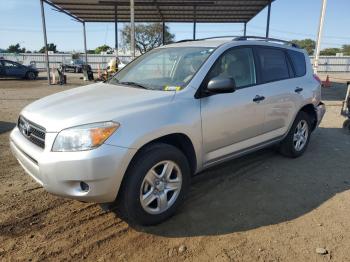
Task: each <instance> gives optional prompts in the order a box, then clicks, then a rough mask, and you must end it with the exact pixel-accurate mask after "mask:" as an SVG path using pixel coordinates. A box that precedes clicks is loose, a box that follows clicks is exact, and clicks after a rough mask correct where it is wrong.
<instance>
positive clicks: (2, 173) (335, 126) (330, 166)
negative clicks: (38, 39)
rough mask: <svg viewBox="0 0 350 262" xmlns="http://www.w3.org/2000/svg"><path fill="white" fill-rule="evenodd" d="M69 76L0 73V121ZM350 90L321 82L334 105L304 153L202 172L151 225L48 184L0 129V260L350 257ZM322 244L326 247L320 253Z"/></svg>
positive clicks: (5, 122)
mask: <svg viewBox="0 0 350 262" xmlns="http://www.w3.org/2000/svg"><path fill="white" fill-rule="evenodd" d="M68 81H70V82H72V83H71V84H70V85H69V86H68V87H67V86H66V87H59V86H50V87H48V86H47V84H46V80H37V81H24V80H0V121H1V122H0V126H1V127H2V128H6V127H8V126H10V127H12V125H11V123H15V122H16V120H17V117H18V114H19V112H20V110H21V109H22V108H23V107H24V106H25V105H26V104H28V103H30V102H32V101H34V100H36V99H38V98H40V97H43V96H46V95H48V94H52V93H55V92H58V91H60V90H65V89H67V88H71V87H74V86H76V85H78V84H81V83H82V80H79V79H78V78H76V77H68ZM338 81H342V80H338ZM344 96H345V85H344V84H334V85H333V87H332V88H330V89H323V100H324V101H325V103H326V105H327V113H326V115H325V118H324V120H323V122H322V123H321V126H320V128H318V129H317V131H315V132H314V133H313V136H312V139H311V142H310V144H309V148H308V150H307V151H306V153H305V155H303V156H302V157H300V158H298V159H288V158H284V157H282V156H280V155H279V154H277V153H276V152H275V151H274V150H272V149H264V150H261V151H258V152H256V153H254V154H251V155H248V156H245V157H242V158H239V159H236V160H233V161H230V162H228V163H226V164H223V165H221V166H218V167H215V168H212V169H211V170H208V171H206V172H203V173H202V174H200V175H199V176H197V177H195V178H194V179H193V183H192V188H191V192H190V194H189V196H188V198H187V201H186V203H185V205H184V206H183V207H182V208H181V209H180V210H179V212H178V213H177V215H175V216H174V217H173V218H171V219H170V220H169V221H167V222H165V223H163V224H161V225H159V226H156V227H147V228H141V227H140V228H135V227H131V226H129V225H128V224H126V223H125V222H123V221H122V220H120V219H119V218H118V217H117V216H116V215H115V214H114V213H112V212H104V211H102V209H101V208H100V207H99V206H98V205H96V204H91V203H80V202H77V201H73V200H68V199H63V198H59V197H55V196H52V195H50V194H48V193H46V192H45V191H44V190H43V189H42V188H41V187H40V186H38V185H37V184H36V183H35V182H34V181H33V180H32V179H31V178H30V177H29V176H28V175H26V174H25V172H24V171H23V169H22V168H21V167H20V165H19V164H18V163H17V161H16V160H15V158H14V157H13V156H12V155H11V152H10V149H9V142H8V141H9V132H1V131H0V133H1V134H0V260H1V261H17V260H23V261H24V260H26V261H28V260H29V261H31V260H32V261H39V260H41V261H42V260H44V261H62V260H74V261H76V260H83V259H86V260H92V261H165V260H167V261H179V260H181V261H293V262H294V261H329V260H331V261H349V259H350V248H349V247H350V205H349V203H350V190H349V189H350V172H349V170H350V135H349V134H346V133H345V132H343V130H342V128H341V127H342V123H343V121H344V118H343V117H341V116H340V115H339V111H340V104H341V100H343V99H344ZM179 247H181V248H180V250H181V252H180V251H179ZM319 247H322V248H325V249H326V250H327V251H328V254H326V255H320V254H317V253H316V251H315V249H316V248H319Z"/></svg>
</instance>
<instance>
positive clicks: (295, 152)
mask: <svg viewBox="0 0 350 262" xmlns="http://www.w3.org/2000/svg"><path fill="white" fill-rule="evenodd" d="M310 123H311V121H310V117H309V115H308V114H307V113H305V112H303V111H300V112H299V113H298V115H297V116H296V118H295V120H294V122H293V125H292V127H291V129H290V130H289V132H288V134H287V136H286V137H285V138H284V139H283V141H282V142H281V144H280V148H279V150H280V152H281V154H282V155H285V156H288V157H293V158H295V157H299V156H301V155H302V154H303V153H304V152H305V150H306V148H307V146H308V144H309V141H310V136H311V128H310V127H311V124H310Z"/></svg>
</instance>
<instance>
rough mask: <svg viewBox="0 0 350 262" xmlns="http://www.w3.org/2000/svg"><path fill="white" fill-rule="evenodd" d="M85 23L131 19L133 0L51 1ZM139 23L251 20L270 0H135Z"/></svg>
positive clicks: (237, 21)
mask: <svg viewBox="0 0 350 262" xmlns="http://www.w3.org/2000/svg"><path fill="white" fill-rule="evenodd" d="M50 2H52V3H53V4H55V5H56V6H58V7H60V8H62V9H63V10H65V11H67V12H69V13H70V14H72V15H73V16H75V17H77V18H79V19H80V20H83V21H85V22H115V8H114V7H115V6H117V8H116V11H117V12H116V18H117V21H118V22H130V1H126V0H114V1H113V0H51V1H50ZM134 2H135V7H134V9H135V22H193V20H194V17H195V19H196V22H205V23H247V22H248V21H249V20H250V19H252V18H253V17H254V16H255V15H256V14H257V13H259V12H260V11H261V10H262V9H263V8H264V7H265V6H267V5H268V4H269V3H270V0H220V1H211V0H201V1H199V0H134Z"/></svg>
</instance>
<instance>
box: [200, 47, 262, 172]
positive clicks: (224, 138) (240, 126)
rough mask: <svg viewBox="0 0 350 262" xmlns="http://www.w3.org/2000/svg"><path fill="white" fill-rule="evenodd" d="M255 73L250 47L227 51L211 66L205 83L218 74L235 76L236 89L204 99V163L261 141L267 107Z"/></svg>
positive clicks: (212, 161)
mask: <svg viewBox="0 0 350 262" xmlns="http://www.w3.org/2000/svg"><path fill="white" fill-rule="evenodd" d="M255 72H256V67H255V63H254V55H253V50H252V49H251V48H250V47H238V48H237V47H236V48H232V49H229V50H227V51H226V52H224V53H223V55H221V57H219V58H218V60H217V61H216V62H215V64H214V65H213V67H212V68H211V69H210V71H209V73H208V75H207V77H206V79H205V81H204V83H203V85H204V86H206V85H207V82H209V80H210V79H212V78H214V77H217V76H223V77H232V78H233V79H234V80H235V83H236V88H237V90H236V91H235V92H233V93H226V94H215V95H211V96H208V97H204V98H201V117H202V136H203V151H204V163H203V164H204V166H206V165H210V164H211V163H214V162H217V161H219V160H220V159H222V158H226V157H230V155H231V154H233V153H236V152H239V151H241V150H243V149H246V148H249V147H251V146H253V145H256V144H257V143H258V140H259V138H258V136H259V135H261V134H262V131H263V125H264V110H263V105H262V104H263V101H259V99H258V100H257V99H256V98H257V97H259V94H260V93H261V88H260V86H258V85H256V83H257V81H256V73H255Z"/></svg>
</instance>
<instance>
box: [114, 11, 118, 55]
mask: <svg viewBox="0 0 350 262" xmlns="http://www.w3.org/2000/svg"><path fill="white" fill-rule="evenodd" d="M117 11H118V7H117V5H115V6H114V30H115V32H114V33H115V43H114V48H115V54H116V55H117V56H118V16H117Z"/></svg>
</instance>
